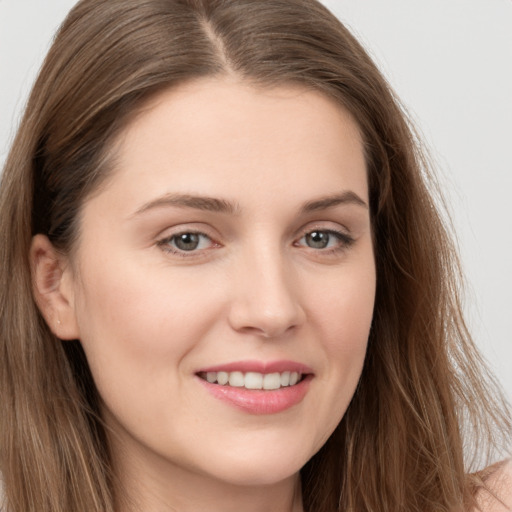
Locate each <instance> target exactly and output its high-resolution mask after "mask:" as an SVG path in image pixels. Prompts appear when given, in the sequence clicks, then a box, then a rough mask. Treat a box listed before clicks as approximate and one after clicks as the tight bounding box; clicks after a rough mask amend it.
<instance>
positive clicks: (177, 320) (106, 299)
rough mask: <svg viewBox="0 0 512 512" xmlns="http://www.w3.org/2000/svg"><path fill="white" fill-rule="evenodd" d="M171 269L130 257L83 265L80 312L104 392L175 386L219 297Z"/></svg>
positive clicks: (83, 339)
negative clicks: (95, 265) (106, 263)
mask: <svg viewBox="0 0 512 512" xmlns="http://www.w3.org/2000/svg"><path fill="white" fill-rule="evenodd" d="M117 261H121V260H119V259H118V260H117ZM166 274H167V273H166V272H165V270H164V271H162V269H161V268H160V269H158V271H157V270H155V269H152V268H145V267H144V266H143V265H136V264H133V263H131V262H128V261H126V262H124V264H119V265H117V266H115V267H114V266H110V265H109V266H104V267H102V268H98V269H95V272H94V276H92V274H89V275H88V274H87V273H85V271H84V275H83V277H82V282H83V283H87V286H82V287H81V290H80V293H79V295H78V300H77V304H76V311H77V317H78V324H79V328H80V334H81V342H82V345H83V347H84V350H85V352H86V355H87V359H88V362H89V365H90V367H91V371H92V373H93V376H94V379H95V382H96V385H97V386H98V389H99V391H100V394H102V395H103V393H102V390H103V389H104V390H105V392H106V393H108V394H115V393H117V392H121V391H122V390H123V389H126V388H131V389H132V390H133V391H134V392H136V393H137V395H141V396H143V394H144V393H145V392H147V396H154V393H151V389H145V388H146V387H150V388H152V389H153V390H154V386H155V385H156V383H159V384H158V385H161V386H162V387H163V388H165V389H169V388H170V387H171V386H177V385H178V384H179V382H178V381H179V376H180V372H181V370H182V367H181V361H182V360H183V359H184V358H185V357H186V356H187V354H188V353H189V352H190V351H191V350H192V349H194V348H195V346H196V345H197V344H198V343H199V342H200V340H201V339H202V338H204V333H205V332H207V331H208V330H209V329H210V328H211V326H212V323H213V322H214V321H215V318H216V316H217V315H216V310H215V304H216V303H217V301H215V300H212V298H211V297H210V296H208V294H206V293H204V290H203V293H199V290H198V289H197V287H198V286H199V285H200V283H197V282H195V281H194V280H190V279H186V280H183V279H182V280H180V279H177V278H176V276H169V278H168V279H166V278H164V277H165V275H166ZM198 311H200V312H201V315H200V316H198Z"/></svg>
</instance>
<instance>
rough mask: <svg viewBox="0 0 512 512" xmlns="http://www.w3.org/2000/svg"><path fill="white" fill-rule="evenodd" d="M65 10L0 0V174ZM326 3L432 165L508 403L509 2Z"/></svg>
mask: <svg viewBox="0 0 512 512" xmlns="http://www.w3.org/2000/svg"><path fill="white" fill-rule="evenodd" d="M269 1H271V0H269ZM74 3H75V1H74V0H44V1H43V0H0V168H1V167H2V166H3V163H4V161H5V158H6V155H7V151H8V147H9V143H10V141H11V140H12V137H13V134H14V132H15V129H16V126H17V123H18V121H19V118H20V114H21V112H22V109H23V106H24V103H25V101H26V98H27V95H28V92H29V90H30V87H31V84H32V82H33V80H34V78H35V75H36V73H37V70H38V68H39V66H40V65H41V62H42V59H43V56H44V55H45V53H46V51H47V49H48V47H49V44H50V41H51V38H52V35H53V34H54V32H55V30H56V28H57V27H58V26H59V24H60V22H61V21H62V20H63V18H64V16H65V15H66V13H67V11H68V10H69V9H70V8H71V7H72V6H73V5H74ZM324 4H325V5H327V6H328V7H329V8H330V9H331V10H332V11H333V12H334V13H335V14H336V15H337V16H338V17H339V18H340V19H341V20H342V21H343V22H344V23H346V24H347V25H348V26H349V28H351V29H352V31H353V32H354V33H355V35H356V36H357V37H358V38H359V40H360V41H362V43H363V44H364V46H365V47H366V48H367V49H368V50H369V51H370V53H371V55H372V56H373V57H374V59H375V60H376V62H377V63H378V65H379V66H380V68H381V69H382V71H383V72H384V74H385V75H386V76H387V78H388V80H389V81H390V83H391V84H392V86H393V88H394V89H395V91H396V92H397V93H398V95H399V97H400V98H401V99H402V101H403V103H404V105H405V106H406V107H407V109H408V111H409V112H410V114H411V115H412V117H413V119H414V121H415V123H416V125H417V127H418V128H419V129H420V130H421V132H422V133H423V135H424V138H425V140H426V142H427V144H428V146H429V148H430V150H431V152H432V155H433V156H434V158H435V160H436V162H437V167H438V171H439V174H440V180H441V183H442V185H443V189H444V191H445V194H446V198H447V199H448V204H449V207H450V210H451V213H452V218H453V222H454V226H455V231H456V233H457V238H458V242H459V246H460V251H461V256H462V261H463V265H464V268H465V271H466V276H467V281H468V284H469V286H468V294H467V303H466V311H467V317H468V320H469V324H470V327H471V329H472V331H473V333H474V336H475V339H476V341H477V344H478V345H479V346H480V347H481V350H482V351H483V353H484V355H485V357H486V358H487V360H488V361H489V363H490V366H491V367H492V368H493V369H494V371H495V373H496V375H497V376H498V378H499V380H500V381H501V382H502V384H503V385H504V387H505V389H506V392H507V394H508V396H509V397H510V398H512V213H511V211H510V210H511V206H512V197H511V191H512V0H428V1H425V0H386V1H383V0H324Z"/></svg>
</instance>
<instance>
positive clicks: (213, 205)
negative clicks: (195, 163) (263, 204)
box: [135, 194, 240, 215]
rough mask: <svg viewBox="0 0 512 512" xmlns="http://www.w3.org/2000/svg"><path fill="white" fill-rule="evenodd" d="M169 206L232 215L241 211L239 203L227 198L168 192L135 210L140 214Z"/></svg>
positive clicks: (136, 213)
mask: <svg viewBox="0 0 512 512" xmlns="http://www.w3.org/2000/svg"><path fill="white" fill-rule="evenodd" d="M169 206H176V207H178V208H193V209H195V210H203V211H207V212H217V213H229V214H232V215H235V214H237V213H238V212H239V211H240V207H239V206H238V205H237V204H235V203H231V202H229V201H226V200H225V199H218V198H216V197H207V196H194V195H191V194H166V195H164V196H162V197H159V198H157V199H154V200H153V201H150V202H149V203H146V204H144V205H143V206H142V207H141V208H139V209H138V210H137V211H136V212H135V215H140V214H142V213H145V212H147V211H148V210H152V209H154V208H163V207H169Z"/></svg>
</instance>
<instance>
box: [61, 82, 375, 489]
mask: <svg viewBox="0 0 512 512" xmlns="http://www.w3.org/2000/svg"><path fill="white" fill-rule="evenodd" d="M115 167H116V168H115V171H114V173H113V175H112V177H111V178H110V179H109V180H108V181H107V183H106V184H105V185H104V186H103V188H102V189H101V190H99V191H98V193H96V194H95V195H93V196H92V197H91V198H90V199H89V200H88V201H87V202H86V203H85V205H84V208H83V211H82V215H81V230H80V239H79V241H78V245H77V250H76V254H75V255H74V256H73V257H74V258H75V259H74V261H72V265H71V266H70V268H69V270H68V271H67V272H69V273H70V276H69V277H70V280H71V281H70V282H71V289H72V295H73V297H72V300H70V305H71V307H72V308H73V313H74V316H75V319H76V337H77V338H79V339H80V340H81V343H82V345H83V348H84V350H85V353H86V355H87V359H88V361H89V364H90V368H91V371H92V375H93V377H94V380H95V383H96V385H97V388H98V390H99V393H100V396H101V398H102V400H103V412H104V416H105V420H106V422H107V424H108V425H109V426H110V428H111V429H112V432H113V435H112V439H113V443H114V450H115V449H116V446H117V447H119V453H121V452H122V456H120V459H122V460H123V461H125V463H127V464H128V463H130V464H136V466H137V471H140V472H142V473H144V472H145V471H146V472H151V471H153V472H154V473H155V474H157V473H158V472H160V473H159V474H163V473H165V472H166V471H170V472H174V474H175V475H178V474H181V475H185V474H187V473H190V474H195V475H200V476H203V477H209V478H213V479H216V480H220V481H224V482H229V483H231V484H250V485H256V484H270V483H275V482H278V481H282V480H284V479H286V478H290V477H292V476H293V475H294V474H296V472H297V471H299V469H300V468H301V466H303V465H304V463H305V462H306V461H307V460H308V459H309V458H310V457H311V456H312V455H313V454H314V453H315V452H316V451H317V450H318V449H319V448H320V447H321V446H322V445H323V444H324V442H325V441H326V439H327V438H328V437H329V435H330V434H331V433H332V431H333V430H334V428H335V427H336V425H337V424H338V423H339V421H340V419H341V418H342V416H343V414H344V412H345V410H346V408H347V406H348V404H349V402H350V399H351V397H352V395H353V393H354V390H355V388H356V385H357V382H358V379H359V376H360V374H361V369H362V366H363V360H364V357H365V351H366V345H367V338H368V333H369V329H370V323H371V319H372V311H373V303H374V292H375V267H374V255H373V249H372V237H371V229H370V217H369V210H368V189H367V180H366V169H365V160H364V156H363V147H362V142H361V138H360V135H359V132H358V128H357V125H356V124H355V122H354V121H353V120H352V118H351V117H350V116H349V115H348V114H347V112H345V111H344V110H342V109H341V108H340V107H339V106H337V105H336V104H334V103H333V102H332V101H330V100H329V99H327V98H326V97H324V96H322V95H320V94H318V93H315V92H311V91H309V92H308V91H305V90H303V89H300V88H295V87H280V88H275V89H255V88H252V87H250V86H248V85H245V84H242V83H239V82H238V83H236V82H234V81H227V80H225V81H222V80H220V79H210V80H203V81H197V82H194V83H191V84H188V85H185V86H181V87H180V88H175V89H173V90H171V91H167V92H165V93H163V94H161V95H159V96H158V97H157V98H155V99H153V100H152V102H151V103H150V104H149V105H148V107H147V108H146V109H145V110H144V112H143V113H142V114H141V115H140V116H138V117H137V119H136V120H135V121H133V122H132V123H131V124H130V125H129V126H128V127H127V129H126V130H125V131H124V132H123V134H122V137H121V138H120V139H119V144H118V152H117V158H116V159H115ZM226 380H228V382H226ZM297 380H298V382H297V383H295V381H297ZM261 387H263V388H264V389H252V388H261ZM248 388H249V389H248ZM266 388H268V389H266ZM126 461H130V462H126ZM122 463H123V462H121V464H122Z"/></svg>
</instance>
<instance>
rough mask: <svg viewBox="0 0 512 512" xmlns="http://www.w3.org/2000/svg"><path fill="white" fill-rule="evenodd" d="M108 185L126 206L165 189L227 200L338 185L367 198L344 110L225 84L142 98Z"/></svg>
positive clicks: (301, 93)
mask: <svg viewBox="0 0 512 512" xmlns="http://www.w3.org/2000/svg"><path fill="white" fill-rule="evenodd" d="M110 187H114V188H115V189H116V190H117V191H118V192H123V193H124V194H125V195H129V196H131V200H132V201H133V202H134V203H139V202H141V201H144V200H150V199H151V197H152V196H155V195H157V194H158V195H161V194H162V193H164V192H169V193H172V192H180V193H199V194H208V195H210V196H211V195H215V196H218V197H226V196H228V198H229V196H231V195H233V194H234V195H240V193H242V192H243V193H247V192H249V191H250V192H251V194H253V193H255V192H257V191H262V192H264V191H265V190H266V191H267V192H268V191H269V188H271V189H272V191H273V195H274V196H275V195H276V194H280V195H281V196H289V195H290V193H292V194H295V195H297V197H298V199H300V200H308V196H312V195H315V194H317V193H318V194H321V195H325V194H326V193H328V192H333V191H336V190H337V189H345V188H347V187H348V188H352V189H355V190H354V191H355V192H356V193H357V194H358V195H360V196H361V197H363V198H365V197H367V184H366V166H365V161H364V151H363V144H362V140H361V136H360V132H359V128H358V126H357V123H356V122H355V121H354V119H353V118H352V116H351V115H350V114H349V113H348V112H347V111H346V110H345V109H343V108H342V107H341V106H340V105H339V104H337V103H335V102H334V101H333V100H332V99H330V98H328V97H326V96H324V95H323V94H321V93H319V92H316V91H312V90H307V89H305V88H303V87H299V86H293V85H290V86H279V87H274V88H256V87H253V86H251V85H249V84H246V83H242V82H239V81H235V80H229V79H204V80H199V81H195V82H192V83H187V84H184V85H182V86H180V87H177V88H173V89H170V90H166V91H164V92H162V93H160V94H158V95H157V96H155V97H153V98H152V99H150V100H149V101H148V102H147V104H146V105H145V106H144V108H143V109H142V110H141V111H140V112H139V113H138V115H137V116H136V117H135V118H134V119H133V120H132V121H131V122H130V123H129V124H128V126H127V127H126V128H125V129H124V130H123V132H122V133H121V136H120V137H119V139H118V141H117V144H116V158H115V169H114V172H113V179H112V180H110V184H109V185H108V186H107V187H106V188H110ZM249 196H250V195H249Z"/></svg>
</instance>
